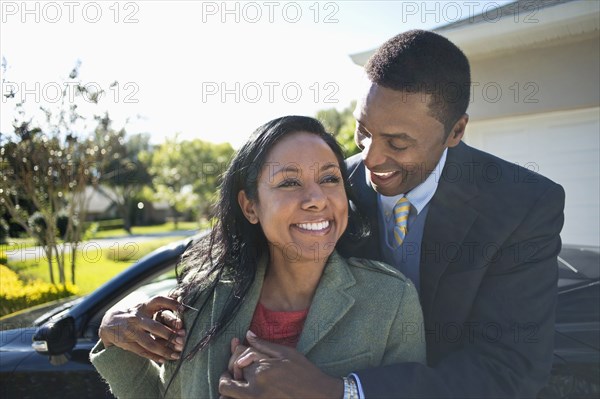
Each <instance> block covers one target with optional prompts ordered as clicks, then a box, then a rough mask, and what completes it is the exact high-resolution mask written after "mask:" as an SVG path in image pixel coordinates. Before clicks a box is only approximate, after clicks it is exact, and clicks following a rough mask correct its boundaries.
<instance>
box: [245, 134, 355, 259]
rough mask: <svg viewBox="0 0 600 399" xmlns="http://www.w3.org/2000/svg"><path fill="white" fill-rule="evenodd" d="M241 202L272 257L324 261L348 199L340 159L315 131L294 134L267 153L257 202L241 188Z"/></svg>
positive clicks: (335, 238) (343, 219) (345, 218)
mask: <svg viewBox="0 0 600 399" xmlns="http://www.w3.org/2000/svg"><path fill="white" fill-rule="evenodd" d="M238 200H239V203H240V206H241V207H242V210H243V212H244V214H245V215H246V218H247V219H248V220H249V221H250V223H260V225H261V227H262V230H263V232H264V234H265V236H266V238H267V241H269V243H270V244H271V248H272V252H273V253H272V256H273V259H272V260H273V261H283V262H286V263H289V262H300V261H302V262H306V261H309V260H312V261H315V262H322V261H324V260H326V259H327V257H328V256H329V255H330V254H331V253H332V252H333V249H334V247H335V244H336V243H337V241H338V239H339V238H340V236H341V235H342V233H343V232H344V230H345V229H346V226H347V224H348V199H347V197H346V192H345V191H344V182H343V180H342V175H341V173H340V168H339V163H338V161H337V158H336V157H335V155H334V153H333V151H331V149H330V148H329V146H328V145H327V144H326V143H325V142H324V141H323V140H322V139H321V138H320V137H318V136H316V135H314V134H310V133H306V132H298V133H292V134H290V135H288V136H287V137H284V138H283V139H281V140H280V141H279V142H278V143H277V144H276V145H275V146H274V147H273V148H272V149H271V150H270V151H269V153H268V155H267V158H266V162H265V164H264V166H263V168H262V170H261V172H260V175H259V177H258V201H252V200H250V199H249V198H248V197H247V196H246V194H245V192H244V191H241V192H240V193H239V195H238Z"/></svg>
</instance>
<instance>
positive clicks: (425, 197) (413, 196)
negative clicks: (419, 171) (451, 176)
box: [366, 148, 448, 215]
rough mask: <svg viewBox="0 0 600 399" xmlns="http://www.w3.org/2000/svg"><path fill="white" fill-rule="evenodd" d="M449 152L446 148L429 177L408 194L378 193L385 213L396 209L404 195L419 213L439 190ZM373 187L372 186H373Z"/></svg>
mask: <svg viewBox="0 0 600 399" xmlns="http://www.w3.org/2000/svg"><path fill="white" fill-rule="evenodd" d="M447 153H448V149H447V148H446V149H445V150H444V152H443V153H442V156H441V157H440V160H439V162H438V164H437V165H436V166H435V168H433V170H432V171H431V173H430V174H429V176H427V179H425V180H424V181H423V182H422V183H421V184H419V185H418V186H417V187H415V188H413V189H412V190H410V191H409V192H408V194H404V193H402V194H398V195H395V196H393V197H386V196H384V195H381V194H379V193H378V194H377V199H378V202H379V206H380V209H381V210H382V211H383V214H384V215H390V214H391V212H392V211H393V209H394V206H395V205H396V203H397V202H398V200H399V199H400V198H402V197H404V196H406V198H408V200H409V201H410V204H411V205H412V206H413V207H414V209H415V210H416V211H417V215H418V214H419V213H420V212H421V211H422V210H423V208H425V206H426V205H427V204H428V203H429V201H430V200H431V198H432V197H433V194H435V190H437V186H438V183H439V181H440V179H439V177H440V176H441V175H442V170H443V169H444V165H445V164H446V155H447ZM366 177H367V184H368V185H369V186H371V181H370V180H369V176H368V174H367V176H366ZM371 187H372V186H371Z"/></svg>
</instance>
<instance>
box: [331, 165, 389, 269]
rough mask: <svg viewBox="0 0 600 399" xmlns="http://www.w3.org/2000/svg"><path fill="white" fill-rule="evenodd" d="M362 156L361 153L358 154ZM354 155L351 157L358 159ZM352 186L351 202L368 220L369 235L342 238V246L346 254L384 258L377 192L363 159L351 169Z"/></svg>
mask: <svg viewBox="0 0 600 399" xmlns="http://www.w3.org/2000/svg"><path fill="white" fill-rule="evenodd" d="M358 156H360V154H359V155H358ZM355 157H357V156H354V157H352V158H350V159H352V160H353V161H356V159H355ZM349 172H350V176H349V180H350V186H351V187H352V192H353V194H354V200H355V203H352V202H351V203H350V206H351V207H352V209H353V210H355V211H356V212H358V213H359V214H360V215H361V216H362V218H364V219H365V220H367V221H368V223H369V228H370V235H369V237H361V238H360V239H358V240H356V239H354V240H353V239H352V238H350V239H349V240H342V242H340V244H341V245H340V248H341V250H342V251H343V252H342V254H343V255H344V256H347V257H350V256H357V254H359V255H360V256H359V257H362V258H367V259H372V260H383V258H382V254H381V253H380V252H381V251H380V246H379V216H378V211H377V192H376V191H375V190H374V189H373V187H371V185H370V184H369V183H367V177H366V169H365V167H364V165H363V163H362V161H357V162H356V164H355V165H353V166H352V169H349ZM355 230H356V229H355V228H353V226H349V227H348V231H349V232H350V233H352V232H354V231H355Z"/></svg>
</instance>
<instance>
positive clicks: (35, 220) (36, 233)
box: [27, 212, 48, 245]
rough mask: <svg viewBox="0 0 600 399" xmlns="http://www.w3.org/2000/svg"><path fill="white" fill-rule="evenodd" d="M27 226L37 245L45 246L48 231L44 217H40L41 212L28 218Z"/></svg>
mask: <svg viewBox="0 0 600 399" xmlns="http://www.w3.org/2000/svg"><path fill="white" fill-rule="evenodd" d="M27 224H28V225H29V228H30V229H31V231H32V232H33V237H34V238H35V239H36V241H37V243H38V244H40V245H45V244H46V238H47V236H46V230H47V229H48V224H47V223H46V219H45V218H44V215H42V213H41V212H35V213H34V214H33V215H31V216H30V217H29V220H28V221H27Z"/></svg>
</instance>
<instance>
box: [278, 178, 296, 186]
mask: <svg viewBox="0 0 600 399" xmlns="http://www.w3.org/2000/svg"><path fill="white" fill-rule="evenodd" d="M297 186H300V182H299V181H298V180H295V179H287V180H284V181H282V182H281V183H279V185H278V186H277V187H297Z"/></svg>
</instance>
